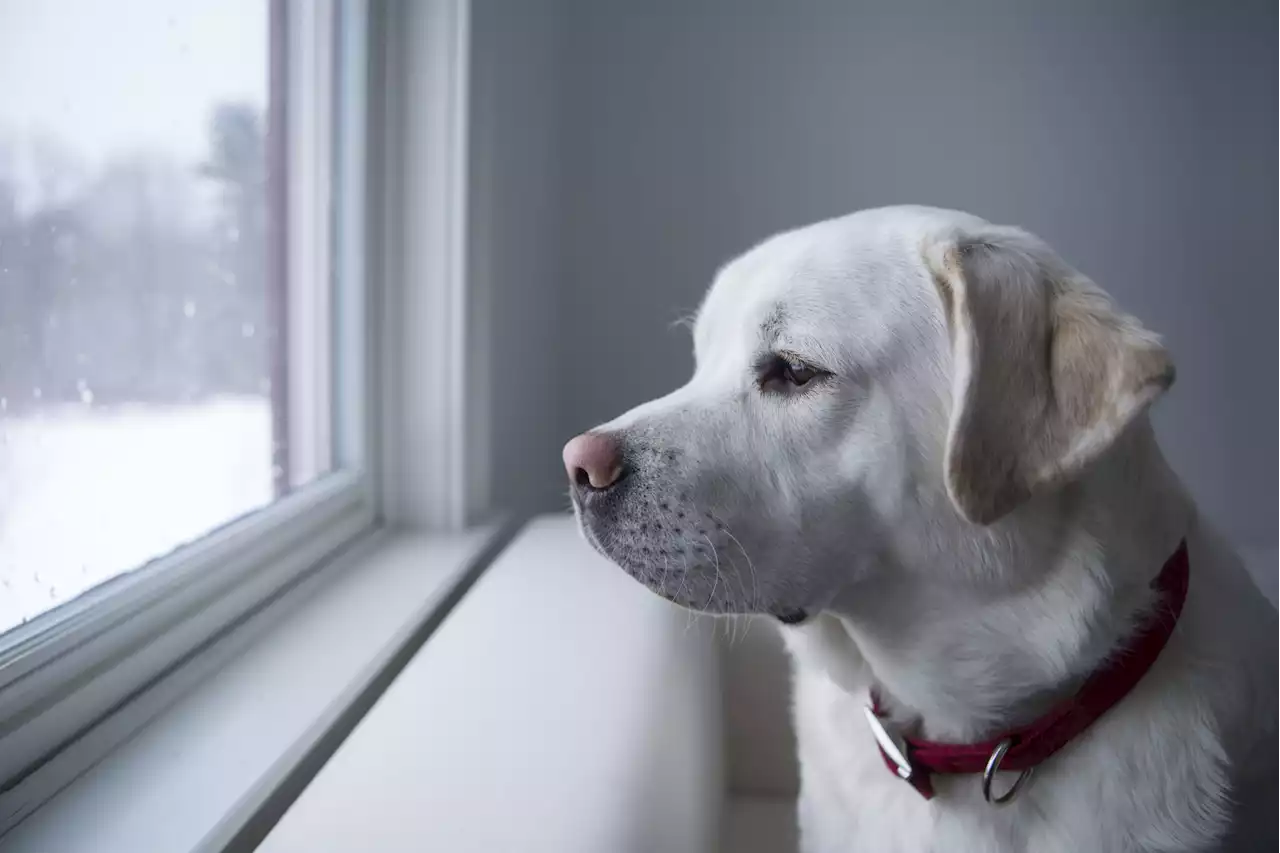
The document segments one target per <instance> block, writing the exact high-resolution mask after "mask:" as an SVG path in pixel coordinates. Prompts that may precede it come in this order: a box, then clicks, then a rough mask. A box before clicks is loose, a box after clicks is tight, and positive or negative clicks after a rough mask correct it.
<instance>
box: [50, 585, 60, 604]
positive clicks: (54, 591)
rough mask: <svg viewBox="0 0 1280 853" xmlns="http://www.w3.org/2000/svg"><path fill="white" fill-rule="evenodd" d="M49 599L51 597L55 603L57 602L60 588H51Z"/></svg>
mask: <svg viewBox="0 0 1280 853" xmlns="http://www.w3.org/2000/svg"><path fill="white" fill-rule="evenodd" d="M49 597H50V598H52V599H54V600H55V601H56V600H57V598H58V588H57V587H56V586H51V587H49Z"/></svg>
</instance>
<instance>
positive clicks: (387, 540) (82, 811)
mask: <svg viewBox="0 0 1280 853" xmlns="http://www.w3.org/2000/svg"><path fill="white" fill-rule="evenodd" d="M509 533H510V531H509V530H505V529H498V528H496V527H488V528H482V529H478V530H475V531H472V532H468V533H465V534H458V535H451V536H422V535H414V534H407V533H395V534H386V533H383V534H377V538H376V539H372V540H370V541H369V542H366V543H365V544H364V546H363V547H359V548H357V549H355V550H353V551H352V552H351V553H350V554H349V555H348V556H346V557H344V558H341V559H339V560H337V561H335V562H334V563H333V564H332V565H330V566H327V567H325V568H323V569H321V570H320V571H319V572H317V573H316V574H315V575H313V576H312V577H311V578H308V579H307V580H306V581H304V582H303V583H302V584H300V585H299V586H298V587H297V588H296V589H294V590H293V591H291V592H290V593H289V594H288V595H287V596H285V597H284V598H282V599H281V600H279V601H278V602H276V603H274V604H273V605H271V606H269V607H267V608H266V609H265V610H263V611H262V612H260V613H259V614H257V615H256V616H255V617H253V618H252V619H251V620H249V621H248V622H246V623H244V624H243V625H241V626H239V627H238V628H237V629H236V630H235V631H233V632H232V633H231V634H229V635H228V636H226V637H225V638H223V639H222V640H221V641H219V642H218V643H216V644H214V645H213V646H212V647H210V648H209V649H208V650H206V652H203V653H202V654H201V655H200V656H198V657H197V658H195V659H193V660H191V661H189V662H188V663H187V664H186V665H184V666H183V667H182V668H181V669H180V670H179V671H178V672H176V673H175V674H174V675H173V676H171V678H170V679H167V680H166V682H162V683H161V684H159V685H157V686H156V688H154V689H153V690H152V691H150V694H151V695H148V694H143V695H142V696H140V697H138V698H137V699H136V700H134V701H135V702H139V703H146V702H159V703H162V704H163V703H166V702H169V703H172V704H171V706H170V707H168V708H167V709H165V710H163V711H162V712H160V713H159V714H158V716H156V717H155V718H154V719H153V720H152V721H151V722H150V723H149V724H147V725H146V726H145V727H144V728H143V729H142V730H141V731H140V732H139V733H138V734H137V735H136V736H135V737H133V738H132V739H131V740H130V741H128V742H127V743H125V744H124V745H122V746H121V747H119V748H118V749H116V750H115V751H114V752H113V753H112V754H110V755H109V756H108V757H107V758H106V759H104V760H103V761H101V762H100V763H98V764H97V765H96V766H94V767H93V768H92V769H90V770H89V771H88V772H86V773H85V774H84V775H82V776H80V777H79V778H77V779H76V780H75V781H73V782H72V783H71V784H69V785H68V786H67V787H66V788H64V789H63V790H62V791H61V792H59V793H58V794H57V795H56V796H54V797H53V798H52V799H50V800H49V801H48V802H46V803H45V804H44V805H43V806H42V807H40V808H39V809H38V810H37V811H35V812H34V813H33V814H32V815H31V816H30V817H28V818H27V819H26V820H24V821H23V822H22V823H20V824H18V825H17V826H16V827H14V828H13V829H12V830H11V831H10V832H8V833H7V834H5V836H4V837H3V838H0V849H3V850H4V851H5V853H27V851H31V853H37V851H48V850H62V851H68V853H72V851H94V853H117V851H118V853H145V851H157V853H161V851H163V853H175V851H188V850H201V849H210V850H216V849H222V848H223V847H224V846H225V844H226V842H227V841H228V840H230V839H232V838H233V837H234V836H235V833H237V832H239V831H241V829H242V828H243V826H244V825H245V824H246V823H247V822H249V821H250V820H252V819H254V817H255V816H256V815H258V814H259V813H260V812H262V810H263V809H264V804H268V801H269V799H270V798H271V797H274V796H277V795H278V794H279V793H280V792H282V791H285V790H287V789H288V787H289V784H290V779H291V778H292V777H293V776H294V775H296V773H297V772H298V770H299V768H305V767H306V765H307V762H308V761H309V760H312V761H314V760H315V759H314V758H313V753H314V751H315V750H316V747H317V744H320V743H322V741H323V739H324V738H326V737H331V736H333V734H332V733H333V732H334V731H336V730H341V731H342V732H343V734H345V733H346V732H347V731H349V730H350V727H351V725H354V720H352V719H349V718H350V715H352V714H356V715H362V714H363V712H364V711H366V710H367V709H368V706H369V705H370V704H372V702H373V701H375V699H376V696H377V695H378V694H379V693H381V691H382V689H384V688H385V686H386V682H389V681H390V680H391V679H392V678H394V676H395V672H396V671H398V670H399V668H400V667H401V666H403V664H404V660H397V656H398V655H411V654H412V653H413V651H414V650H416V648H417V647H418V645H420V644H421V642H422V640H423V639H424V638H425V636H427V635H428V634H430V632H431V631H432V630H434V628H435V627H436V626H437V625H438V624H439V621H440V620H441V619H442V618H443V615H444V614H445V613H447V611H448V608H449V605H450V604H451V603H453V602H455V601H456V599H457V597H458V596H460V595H461V594H462V593H463V592H465V590H466V588H467V587H468V586H469V585H470V584H471V583H472V582H473V581H474V579H475V577H476V576H477V575H478V574H479V572H480V571H482V569H483V566H484V565H485V563H486V561H487V559H489V558H491V557H492V554H493V553H494V551H495V550H496V549H498V548H500V547H501V545H502V544H503V542H504V541H505V537H506V536H508V535H509ZM380 680H381V683H379V681H380ZM281 686H287V689H280V688H281ZM166 693H167V694H168V695H167V696H166V695H165V694H166ZM356 719H358V716H357V717H356ZM344 720H345V721H346V724H345V727H344ZM327 754H328V753H327V752H326V753H325V755H327ZM319 760H320V761H323V759H319ZM311 772H314V768H312V770H311ZM309 775H310V774H308V775H307V778H309ZM305 781H306V780H305V779H304V780H303V781H302V782H301V783H300V784H305ZM295 793H296V792H295ZM290 799H291V798H290Z"/></svg>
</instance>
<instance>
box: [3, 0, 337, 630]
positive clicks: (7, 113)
mask: <svg viewBox="0 0 1280 853" xmlns="http://www.w3.org/2000/svg"><path fill="white" fill-rule="evenodd" d="M0 15H3V18H4V20H3V21H0V80H9V81H17V80H22V81H24V85H6V86H4V87H3V88H2V89H0V482H2V483H3V484H4V490H3V492H2V493H0V590H2V591H3V595H0V631H4V630H7V629H10V628H12V627H14V626H16V625H18V624H20V623H21V622H25V621H27V620H30V619H32V618H35V617H37V616H39V615H40V614H41V613H43V612H45V611H47V610H49V609H51V608H53V607H55V606H57V605H58V604H61V603H62V602H65V601H68V600H70V599H72V598H74V597H76V596H77V595H79V594H80V593H82V592H84V591H85V590H87V589H89V588H91V587H93V586H95V585H97V584H99V583H101V582H103V581H105V580H107V579H109V578H112V577H114V576H116V575H118V574H120V573H121V572H125V571H128V570H129V569H132V568H134V567H137V566H140V565H142V564H143V563H145V562H147V561H148V560H149V559H151V558H153V557H158V556H161V555H163V554H166V553H168V552H170V551H172V550H173V549H174V548H176V547H178V546H179V545H182V544H184V543H187V542H191V541H193V540H195V539H197V538H199V537H201V536H203V535H204V534H206V533H208V532H209V531H210V530H212V529H214V528H216V527H219V526H221V525H223V524H225V523H226V522H228V521H231V520H232V519H235V518H238V517H240V516H242V515H245V514H246V513H249V512H252V511H253V510H256V509H259V508H261V507H262V506H264V505H266V504H268V503H270V502H271V501H272V500H273V499H275V498H277V497H279V496H281V495H283V494H284V493H286V492H288V491H289V490H291V489H293V488H296V487H298V486H301V485H305V484H306V483H308V482H310V481H312V480H314V479H315V478H316V477H318V476H320V475H322V474H324V473H325V472H327V471H328V470H329V467H330V462H331V457H330V453H329V448H328V446H327V443H326V438H327V435H328V430H327V429H325V428H324V426H325V422H326V420H327V418H328V416H329V412H328V410H327V406H328V399H327V395H325V394H324V393H323V392H324V389H325V388H326V387H327V386H328V384H329V379H330V377H329V376H328V370H327V368H328V364H327V361H326V360H325V359H324V358H323V357H322V355H323V353H322V350H321V348H320V347H317V346H315V345H314V343H315V342H316V339H318V338H323V337H324V336H325V331H326V328H325V322H326V318H325V311H326V308H327V305H326V301H327V300H326V299H325V298H324V297H325V293H326V286H327V284H328V281H327V277H326V275H325V269H324V267H325V265H326V263H327V258H326V257H325V252H324V251H322V250H323V249H325V248H327V241H325V240H324V239H323V237H322V236H321V237H320V239H318V240H316V242H315V244H314V245H308V246H306V247H305V249H303V250H301V251H298V250H297V246H296V244H297V242H299V240H306V239H308V238H311V237H312V235H301V234H298V233H297V229H295V230H294V234H293V236H294V241H293V242H294V245H292V246H291V244H290V239H289V238H290V236H291V235H290V231H289V228H288V227H287V222H288V219H287V217H288V213H289V209H290V205H289V202H290V201H295V200H297V201H302V202H303V203H304V204H305V203H306V202H312V203H314V202H316V201H317V199H314V198H309V199H308V198H302V197H303V196H305V195H310V196H314V195H315V188H314V187H313V186H311V185H309V184H307V183H306V182H305V181H304V182H301V185H300V186H299V185H295V187H294V194H293V197H292V198H291V197H290V195H289V189H290V187H289V174H288V166H289V165H290V164H289V163H288V161H287V157H288V154H289V152H288V141H287V140H285V141H283V144H281V141H278V140H276V139H275V138H273V136H274V135H275V134H281V135H285V136H287V130H286V127H287V119H285V117H284V116H282V115H279V114H280V113H287V111H288V110H289V108H290V107H291V106H292V105H290V104H289V103H288V101H287V96H286V98H281V99H273V98H272V97H271V96H272V94H273V93H272V92H271V80H270V78H271V70H272V68H271V63H270V61H269V59H270V53H269V29H270V20H269V19H270V16H271V10H270V7H269V5H268V4H267V3H265V2H263V0H198V2H195V1H194V0H193V2H184V3H182V4H174V3H172V2H169V0H150V2H139V3H126V4H103V3H100V2H98V0H56V2H41V3H28V2H21V1H20V2H8V3H5V4H4V5H2V6H0ZM106 33H111V34H112V35H111V37H110V38H104V34H106ZM297 114H298V111H297V110H295V115H297ZM309 118H311V117H310V116H306V117H302V120H303V122H305V124H303V128H305V129H307V130H314V129H315V128H314V121H310V122H308V121H307V119H309ZM279 155H283V156H279ZM295 174H296V173H295ZM291 248H293V249H294V250H295V251H294V252H293V253H292V255H291V253H290V251H289V250H290V249H291ZM290 261H294V262H295V263H296V264H297V266H299V267H301V268H300V269H294V270H291V269H290ZM290 272H293V275H290ZM309 339H310V340H309ZM308 344H312V345H310V346H309V345H308Z"/></svg>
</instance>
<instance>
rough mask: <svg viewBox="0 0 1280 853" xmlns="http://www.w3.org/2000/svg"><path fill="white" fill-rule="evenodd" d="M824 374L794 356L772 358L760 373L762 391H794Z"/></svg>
mask: <svg viewBox="0 0 1280 853" xmlns="http://www.w3.org/2000/svg"><path fill="white" fill-rule="evenodd" d="M822 375H823V372H822V371H821V370H819V369H818V368H816V367H813V366H812V365H809V364H805V363H804V362H803V361H800V360H799V359H798V358H795V357H794V356H787V355H776V356H772V357H771V358H770V359H769V361H768V362H767V363H766V364H765V365H764V367H763V369H762V370H761V371H760V389H761V390H762V391H781V392H786V391H794V390H795V389H797V388H803V387H804V386H805V385H808V384H809V383H810V382H812V381H813V380H815V379H817V378H818V377H819V376H822Z"/></svg>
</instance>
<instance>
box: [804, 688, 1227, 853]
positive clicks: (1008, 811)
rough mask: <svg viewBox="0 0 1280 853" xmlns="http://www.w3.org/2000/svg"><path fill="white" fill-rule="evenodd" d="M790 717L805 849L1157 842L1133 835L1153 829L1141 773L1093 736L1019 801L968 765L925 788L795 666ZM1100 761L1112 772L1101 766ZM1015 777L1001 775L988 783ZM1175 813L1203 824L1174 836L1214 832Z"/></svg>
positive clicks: (1106, 846)
mask: <svg viewBox="0 0 1280 853" xmlns="http://www.w3.org/2000/svg"><path fill="white" fill-rule="evenodd" d="M795 724H796V734H797V740H798V745H799V757H800V767H801V793H800V802H799V808H798V813H799V822H800V833H801V851H802V853H863V851H868V853H869V852H870V851H874V853H931V851H937V853H941V852H942V851H946V853H1024V851H1036V853H1059V851H1061V853H1078V851H1080V850H1117V851H1121V850H1145V849H1160V848H1159V847H1158V846H1154V847H1148V846H1147V845H1146V844H1144V843H1143V842H1141V841H1139V839H1142V838H1144V837H1146V838H1151V836H1152V828H1153V823H1152V821H1153V819H1155V813H1154V811H1153V809H1152V805H1153V804H1152V803H1148V802H1146V801H1145V794H1144V792H1143V791H1141V790H1137V791H1135V788H1140V787H1141V785H1142V782H1140V781H1139V780H1135V779H1133V778H1131V777H1129V776H1128V775H1126V774H1121V773H1120V772H1119V770H1118V767H1119V765H1118V764H1116V761H1117V760H1120V761H1122V762H1123V759H1122V758H1119V757H1118V756H1115V755H1113V754H1108V753H1107V751H1106V749H1105V748H1104V744H1103V743H1102V742H1101V741H1100V740H1099V739H1098V738H1086V739H1083V740H1082V742H1080V743H1079V744H1074V745H1072V746H1071V747H1069V752H1066V753H1060V754H1059V756H1055V758H1054V759H1053V760H1051V762H1049V763H1047V764H1046V765H1044V766H1042V767H1040V768H1038V769H1037V771H1036V775H1035V777H1034V779H1033V780H1032V782H1031V784H1030V786H1029V787H1028V788H1027V790H1026V792H1025V793H1024V794H1022V795H1020V796H1019V797H1018V799H1017V800H1016V801H1015V802H1013V803H1011V804H1009V805H1007V806H1002V807H996V806H992V805H989V804H988V803H986V802H985V801H984V800H983V798H982V795H981V782H980V779H979V778H978V777H977V776H967V775H965V776H937V777H935V779H934V786H935V789H936V791H937V796H936V797H935V799H933V800H932V801H926V800H924V799H923V798H922V797H921V796H920V795H919V794H918V793H916V791H915V790H914V789H912V788H911V787H910V786H909V785H907V784H906V783H905V782H903V781H901V780H900V779H898V778H897V777H895V776H894V775H893V774H892V773H891V772H890V771H889V770H888V769H887V768H886V767H885V764H884V761H883V759H882V757H881V755H880V753H879V750H878V749H877V747H876V745H875V741H874V740H873V738H872V735H871V733H870V731H869V730H868V728H867V724H866V721H865V718H864V716H863V714H862V712H861V707H860V706H859V704H858V703H857V702H856V701H850V697H849V695H848V694H847V693H845V692H843V691H842V690H840V689H839V688H837V687H836V686H835V685H834V684H833V683H832V682H831V681H830V680H829V679H827V678H826V677H825V676H824V675H818V674H810V673H807V672H806V671H805V668H804V667H803V666H801V667H799V668H798V671H797V673H796V680H795ZM1108 767H1109V768H1111V770H1112V771H1115V772H1111V773H1110V775H1108ZM1082 768H1089V769H1091V770H1097V771H1098V773H1096V774H1095V773H1093V772H1089V773H1085V772H1081V771H1082ZM1210 775H1212V774H1210ZM1012 781H1013V779H1012V778H1008V779H1005V778H1000V777H998V778H997V782H996V787H997V788H1002V787H1003V786H1007V785H1009V784H1011V783H1012ZM1163 817H1164V818H1165V819H1167V818H1168V817H1169V815H1168V813H1167V812H1166V813H1165V815H1164V816H1163ZM1182 817H1183V818H1185V819H1190V822H1191V823H1193V824H1194V823H1201V824H1202V829H1203V832H1202V833H1201V832H1195V831H1191V832H1189V833H1188V832H1186V831H1187V830H1191V829H1192V827H1190V826H1186V825H1184V826H1183V827H1181V829H1182V833H1179V832H1178V831H1177V830H1175V831H1174V832H1173V833H1172V834H1171V836H1170V837H1169V839H1170V840H1173V836H1177V835H1179V834H1182V835H1183V839H1182V840H1191V838H1192V837H1196V836H1198V838H1197V840H1204V839H1205V836H1212V835H1213V834H1214V833H1213V829H1214V827H1213V821H1212V820H1208V819H1207V818H1208V816H1207V815H1204V814H1201V815H1194V814H1190V813H1188V814H1185V815H1183V816H1182ZM1177 822H1181V821H1177ZM1161 834H1162V833H1160V832H1159V831H1157V832H1156V833H1155V835H1157V836H1159V835H1161ZM1168 849H1196V848H1195V847H1187V848H1182V847H1181V846H1180V845H1179V846H1175V847H1172V848H1168Z"/></svg>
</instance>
